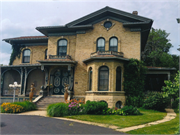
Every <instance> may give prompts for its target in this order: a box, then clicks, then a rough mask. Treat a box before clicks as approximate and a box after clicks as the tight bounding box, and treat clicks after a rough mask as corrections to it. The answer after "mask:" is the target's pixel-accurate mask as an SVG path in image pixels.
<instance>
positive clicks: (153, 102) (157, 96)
mask: <svg viewBox="0 0 180 135" xmlns="http://www.w3.org/2000/svg"><path fill="white" fill-rule="evenodd" d="M169 101H170V99H169V98H168V97H163V93H162V92H148V93H147V94H146V96H145V99H144V104H143V108H145V109H152V110H157V111H165V108H166V107H167V106H168V103H169Z"/></svg>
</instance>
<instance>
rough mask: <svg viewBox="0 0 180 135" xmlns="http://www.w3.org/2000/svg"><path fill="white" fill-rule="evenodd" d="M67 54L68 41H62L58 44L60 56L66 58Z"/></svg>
mask: <svg viewBox="0 0 180 135" xmlns="http://www.w3.org/2000/svg"><path fill="white" fill-rule="evenodd" d="M66 54H67V40H66V39H61V40H59V42H58V55H59V56H65V55H66Z"/></svg>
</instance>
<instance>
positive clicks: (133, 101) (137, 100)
mask: <svg viewBox="0 0 180 135" xmlns="http://www.w3.org/2000/svg"><path fill="white" fill-rule="evenodd" d="M126 105H132V106H135V107H141V106H142V105H143V97H140V96H128V97H127V99H126Z"/></svg>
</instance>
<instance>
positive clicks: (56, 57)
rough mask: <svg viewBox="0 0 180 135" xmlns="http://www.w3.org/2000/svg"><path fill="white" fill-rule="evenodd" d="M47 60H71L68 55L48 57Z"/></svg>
mask: <svg viewBox="0 0 180 135" xmlns="http://www.w3.org/2000/svg"><path fill="white" fill-rule="evenodd" d="M49 59H71V56H69V55H62V56H59V55H49Z"/></svg>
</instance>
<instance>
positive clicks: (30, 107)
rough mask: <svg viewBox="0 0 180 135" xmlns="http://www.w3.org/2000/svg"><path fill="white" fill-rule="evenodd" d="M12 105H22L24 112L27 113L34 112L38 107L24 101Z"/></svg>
mask: <svg viewBox="0 0 180 135" xmlns="http://www.w3.org/2000/svg"><path fill="white" fill-rule="evenodd" d="M12 104H16V105H20V106H22V107H23V112H25V111H32V110H36V105H35V104H34V103H32V102H29V101H23V102H14V103H12Z"/></svg>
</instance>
